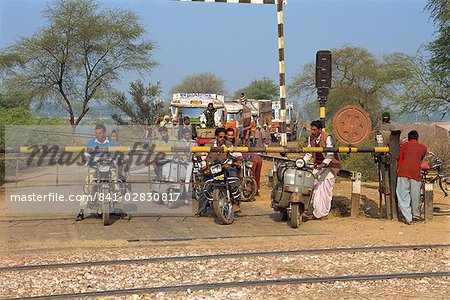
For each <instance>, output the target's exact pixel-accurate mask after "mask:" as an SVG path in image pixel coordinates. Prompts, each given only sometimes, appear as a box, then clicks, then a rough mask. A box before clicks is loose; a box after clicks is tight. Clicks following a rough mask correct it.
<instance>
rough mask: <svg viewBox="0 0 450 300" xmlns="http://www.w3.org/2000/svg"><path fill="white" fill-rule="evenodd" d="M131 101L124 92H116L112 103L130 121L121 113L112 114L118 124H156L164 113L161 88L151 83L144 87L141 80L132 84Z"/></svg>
mask: <svg viewBox="0 0 450 300" xmlns="http://www.w3.org/2000/svg"><path fill="white" fill-rule="evenodd" d="M129 94H130V95H131V101H129V100H127V98H126V97H125V94H124V93H115V94H114V95H113V97H112V100H111V104H112V105H113V106H116V107H117V108H119V109H120V110H121V111H122V112H124V113H125V115H127V117H128V118H129V121H125V120H124V119H123V118H122V117H121V116H120V115H118V114H114V115H113V116H112V118H113V120H114V122H115V123H116V124H118V125H155V124H157V121H158V118H160V117H162V115H163V113H164V102H162V101H161V100H159V96H160V94H161V88H160V85H159V83H158V84H157V85H151V84H149V85H148V87H144V84H143V83H142V82H141V81H137V82H134V83H133V82H132V83H131V84H130V91H129Z"/></svg>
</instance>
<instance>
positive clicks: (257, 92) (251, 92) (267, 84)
mask: <svg viewBox="0 0 450 300" xmlns="http://www.w3.org/2000/svg"><path fill="white" fill-rule="evenodd" d="M241 93H244V94H245V96H246V97H247V99H257V100H259V99H267V100H272V99H274V98H276V97H277V96H278V85H277V84H276V83H275V82H274V81H273V80H271V79H269V78H263V79H260V80H253V81H252V82H251V83H250V84H249V85H248V86H247V87H245V88H242V89H240V90H238V91H236V92H235V93H234V99H239V96H240V94H241Z"/></svg>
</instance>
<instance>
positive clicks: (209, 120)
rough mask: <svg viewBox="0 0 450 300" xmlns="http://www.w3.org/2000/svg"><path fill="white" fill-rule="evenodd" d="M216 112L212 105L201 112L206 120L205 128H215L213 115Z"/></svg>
mask: <svg viewBox="0 0 450 300" xmlns="http://www.w3.org/2000/svg"><path fill="white" fill-rule="evenodd" d="M216 111H217V109H215V108H214V104H212V103H209V104H208V108H207V109H206V110H205V111H204V112H203V114H204V115H205V119H206V122H205V125H206V127H216V123H215V121H214V115H215V114H216Z"/></svg>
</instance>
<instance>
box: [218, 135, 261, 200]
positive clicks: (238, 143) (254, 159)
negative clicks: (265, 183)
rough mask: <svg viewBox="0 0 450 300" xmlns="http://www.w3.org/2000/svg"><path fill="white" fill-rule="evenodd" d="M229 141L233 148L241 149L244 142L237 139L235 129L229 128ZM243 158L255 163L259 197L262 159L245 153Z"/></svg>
mask: <svg viewBox="0 0 450 300" xmlns="http://www.w3.org/2000/svg"><path fill="white" fill-rule="evenodd" d="M227 140H228V141H230V142H231V143H232V144H233V146H235V147H239V146H242V141H241V139H240V138H236V137H235V132H234V129H233V128H231V127H230V128H227ZM242 156H243V157H244V158H250V160H251V161H252V162H253V167H252V175H253V178H255V181H256V186H257V188H258V190H257V192H256V195H257V196H259V188H260V183H261V168H262V158H261V156H259V155H258V154H256V153H243V154H242Z"/></svg>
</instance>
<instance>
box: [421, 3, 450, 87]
mask: <svg viewBox="0 0 450 300" xmlns="http://www.w3.org/2000/svg"><path fill="white" fill-rule="evenodd" d="M425 9H427V10H428V11H429V12H430V15H431V18H432V19H433V22H434V25H435V26H436V31H435V36H436V39H435V40H434V41H432V42H431V43H430V44H429V45H428V50H430V51H431V53H432V57H431V59H430V70H431V74H432V75H433V78H434V80H436V81H437V82H439V83H440V85H442V86H443V88H445V89H447V90H448V89H449V88H450V76H449V67H450V4H449V1H448V0H429V1H428V4H427V6H426V7H425Z"/></svg>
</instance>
